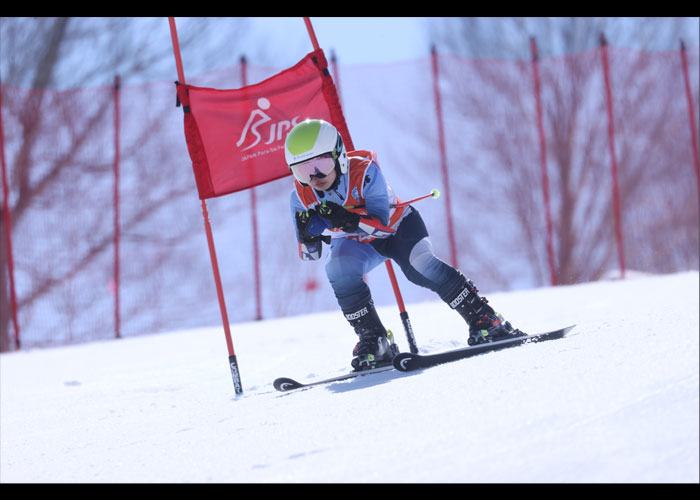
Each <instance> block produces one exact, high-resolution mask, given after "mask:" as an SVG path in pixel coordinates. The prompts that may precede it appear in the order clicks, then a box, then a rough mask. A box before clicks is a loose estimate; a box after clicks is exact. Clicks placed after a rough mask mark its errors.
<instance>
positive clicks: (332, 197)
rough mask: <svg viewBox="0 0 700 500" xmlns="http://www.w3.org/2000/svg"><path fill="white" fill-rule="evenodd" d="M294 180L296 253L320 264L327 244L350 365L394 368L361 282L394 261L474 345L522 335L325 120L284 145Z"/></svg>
mask: <svg viewBox="0 0 700 500" xmlns="http://www.w3.org/2000/svg"><path fill="white" fill-rule="evenodd" d="M284 152H285V159H286V161H287V166H288V167H289V169H290V170H291V172H292V173H293V174H294V177H295V182H294V190H293V191H292V193H291V200H290V202H291V212H292V218H293V219H294V222H295V228H296V234H297V240H298V242H299V253H300V257H301V258H302V259H303V260H318V259H320V257H321V250H322V242H326V243H329V244H330V255H329V256H328V258H327V261H326V275H327V277H328V280H329V282H330V284H331V286H332V287H333V292H334V293H335V296H336V298H337V300H338V305H339V306H340V309H341V310H342V312H343V314H344V315H345V318H346V319H347V320H348V322H349V323H350V325H351V326H352V328H353V329H354V330H355V333H356V334H357V336H358V337H359V341H358V343H357V345H356V346H355V348H354V349H353V358H352V361H351V365H352V367H353V369H354V370H356V371H358V370H364V369H370V368H374V367H376V366H381V365H385V364H389V363H391V359H392V358H393V357H394V355H395V354H397V353H398V347H397V346H396V344H395V343H394V342H393V339H391V338H387V330H386V329H385V328H384V326H383V325H382V322H381V320H380V319H379V316H378V314H377V311H376V309H375V307H374V303H373V301H372V295H371V292H370V289H369V287H368V286H367V284H366V283H365V281H364V280H363V276H364V275H365V274H367V273H368V272H369V271H370V270H372V269H374V268H375V267H376V266H378V265H379V264H381V263H383V262H384V261H385V260H386V259H392V260H394V261H395V262H396V263H397V264H398V265H399V267H400V268H401V270H402V272H403V273H404V274H405V275H406V277H407V278H408V279H409V280H410V281H411V282H412V283H415V284H416V285H419V286H422V287H425V288H428V289H430V290H432V291H434V292H436V293H437V294H438V295H439V297H440V298H441V299H442V300H443V301H445V302H446V303H447V304H448V305H449V307H450V308H452V309H454V310H456V311H457V312H458V313H459V314H460V315H461V316H462V318H464V319H465V320H466V322H467V324H468V325H469V339H468V342H469V344H470V345H474V344H477V343H481V342H490V341H493V340H501V339H503V338H506V337H512V336H520V335H524V334H523V333H522V332H520V331H519V330H514V329H513V328H512V327H511V325H510V323H508V322H506V321H505V320H504V319H503V317H502V316H501V315H500V314H498V313H496V312H495V311H494V309H493V308H492V307H491V306H490V305H488V301H487V300H486V298H485V297H481V296H479V294H478V290H477V289H476V287H475V286H474V283H473V282H472V281H471V280H468V279H467V278H466V277H465V276H464V275H463V274H462V273H461V272H460V271H458V270H457V269H455V268H453V267H452V266H450V265H448V264H446V263H445V262H443V261H442V260H440V259H438V258H437V257H436V256H435V254H434V253H433V248H432V244H431V242H430V239H429V237H428V231H427V230H426V227H425V224H424V223H423V219H422V218H421V216H420V214H419V213H418V211H417V210H416V209H415V208H414V207H413V206H411V205H405V206H400V207H396V206H395V205H396V203H398V202H400V200H398V198H397V197H396V195H395V194H394V192H393V190H392V189H391V187H390V186H389V185H388V184H387V182H386V180H385V179H384V175H383V174H382V171H381V170H380V168H379V165H378V164H377V160H376V155H375V154H374V153H373V152H371V151H364V150H357V151H346V149H345V145H344V144H343V140H342V138H341V136H340V133H338V131H337V130H336V128H335V127H334V126H333V125H331V124H330V123H328V122H325V121H323V120H313V119H308V120H305V121H303V122H300V123H299V124H297V125H296V126H295V127H294V128H293V129H292V130H291V131H290V132H289V134H288V135H287V138H286V140H285V148H284Z"/></svg>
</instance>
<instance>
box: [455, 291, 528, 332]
mask: <svg viewBox="0 0 700 500" xmlns="http://www.w3.org/2000/svg"><path fill="white" fill-rule="evenodd" d="M444 300H445V302H447V303H448V304H449V306H450V307H451V308H452V309H454V310H455V311H457V312H458V313H459V315H460V316H462V318H464V320H465V321H466V322H467V324H468V325H469V339H467V343H468V344H469V345H476V344H481V343H483V342H494V341H497V340H504V339H507V338H514V337H522V336H524V335H525V334H524V333H523V332H521V331H520V330H517V329H515V328H513V326H512V325H511V324H510V322H508V321H506V320H505V319H504V318H503V316H501V315H500V314H499V313H497V312H496V311H494V310H493V308H492V307H491V306H490V305H489V303H488V300H486V297H481V296H480V295H479V290H478V289H477V288H476V286H474V283H473V282H472V281H471V280H468V279H466V278H463V283H462V286H461V287H459V289H458V290H457V292H456V293H453V294H451V296H450V297H449V298H446V299H444Z"/></svg>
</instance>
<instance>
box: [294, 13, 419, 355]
mask: <svg viewBox="0 0 700 500" xmlns="http://www.w3.org/2000/svg"><path fill="white" fill-rule="evenodd" d="M304 24H306V30H307V31H308V33H309V38H310V39H311V45H312V46H313V48H314V50H318V49H319V48H320V46H319V44H318V39H317V38H316V33H315V32H314V27H313V25H312V24H311V19H309V18H308V17H305V18H304ZM334 56H335V54H334ZM333 60H334V61H333V62H334V63H335V57H333ZM333 71H334V73H336V76H337V74H338V73H337V67H334V68H333ZM346 147H347V148H348V149H350V150H353V149H355V147H354V145H353V144H352V141H351V142H350V144H346ZM384 265H385V266H386V271H387V273H388V274H389V280H390V281H391V287H392V289H393V290H394V296H395V297H396V304H397V305H398V307H399V317H400V318H401V323H402V324H403V328H404V332H405V333H406V339H407V340H408V345H409V348H410V349H411V352H413V353H417V352H418V347H417V346H416V338H415V335H414V334H413V327H412V326H411V320H410V319H409V317H408V313H407V312H406V307H405V306H404V303H403V297H402V296H401V290H400V288H399V282H398V281H397V280H396V274H395V273H394V266H393V265H392V263H391V260H390V259H387V260H385V261H384Z"/></svg>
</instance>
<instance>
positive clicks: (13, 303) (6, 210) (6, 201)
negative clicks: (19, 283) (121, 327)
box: [0, 81, 21, 350]
mask: <svg viewBox="0 0 700 500" xmlns="http://www.w3.org/2000/svg"><path fill="white" fill-rule="evenodd" d="M0 164H2V192H3V203H2V208H3V216H4V220H5V248H6V252H7V274H8V276H9V278H10V314H11V315H12V324H13V326H14V328H15V336H14V340H15V349H17V350H19V348H20V345H21V343H20V336H19V321H17V293H16V290H15V266H14V260H13V258H12V217H11V216H10V189H9V186H8V183H7V163H6V162H5V133H4V129H3V126H2V82H1V81H0ZM0 286H5V285H4V284H2V283H0Z"/></svg>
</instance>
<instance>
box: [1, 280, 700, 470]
mask: <svg viewBox="0 0 700 500" xmlns="http://www.w3.org/2000/svg"><path fill="white" fill-rule="evenodd" d="M698 288H699V282H698V273H697V272H688V273H680V274H675V275H666V276H642V277H635V278H631V279H628V280H625V281H606V282H598V283H590V284H582V285H577V286H568V287H557V288H543V289H537V290H529V291H520V292H515V293H508V294H505V293H502V294H498V293H496V294H488V293H486V295H487V296H488V297H489V299H490V301H491V304H492V305H494V306H495V307H496V308H497V309H498V310H500V311H501V312H502V313H503V314H504V315H505V316H506V318H507V319H509V320H510V321H511V322H513V323H514V324H515V325H516V326H518V327H520V328H521V329H523V330H525V331H531V332H534V331H543V330H548V329H552V328H556V327H560V326H565V325H568V324H572V323H576V324H577V327H576V328H575V329H574V331H573V332H572V333H571V334H570V336H569V337H567V338H565V339H562V340H557V341H553V342H546V343H543V344H533V345H527V346H523V347H519V348H517V349H511V350H506V351H502V352H498V353H491V354H486V355H483V356H478V357H476V358H472V359H469V360H463V361H460V362H455V363H451V364H447V365H443V366H439V367H435V368H433V369H430V370H426V371H423V372H417V373H398V372H387V373H382V374H378V375H372V376H367V377H361V378H358V379H354V380H352V381H346V382H340V383H335V384H330V385H327V386H321V387H316V388H313V389H309V390H304V391H297V392H293V393H289V394H281V393H277V392H275V391H274V389H273V388H272V386H271V382H272V380H273V379H274V378H276V377H278V376H289V377H293V378H297V379H301V380H304V379H311V378H313V377H315V376H328V375H332V374H340V373H342V372H344V371H345V370H346V369H348V364H349V360H350V352H351V350H352V347H353V345H354V343H355V338H354V335H353V333H352V332H351V330H350V329H349V327H348V326H347V324H346V323H345V320H344V319H343V317H342V315H341V314H340V313H339V312H336V313H328V314H319V315H312V316H306V317H295V318H291V319H283V320H271V321H265V322H258V323H247V324H236V325H233V327H232V334H233V341H234V345H235V347H236V353H237V355H238V359H239V364H240V369H241V377H242V381H243V385H244V388H245V394H244V395H243V396H242V397H238V398H235V397H233V384H232V381H231V377H230V372H229V370H228V365H227V352H226V347H225V342H224V335H223V331H222V329H221V327H213V328H207V329H201V330H196V331H187V332H174V333H170V334H161V335H151V336H141V337H135V338H128V339H122V340H118V341H105V342H97V343H92V344H84V345H77V346H70V347H62V348H54V349H47V350H35V351H28V352H17V353H9V354H3V355H2V356H0V369H1V372H0V374H1V386H0V454H1V461H0V481H1V482H3V483H9V482H176V483H180V482H266V483H267V482H343V483H350V482H401V483H419V482H555V483H560V482H561V483H567V482H694V483H697V482H698V480H699V479H698V470H699V460H698V456H699V450H698V442H699V441H700V439H699V436H698V429H699V427H700V425H699V422H698V406H699V401H698V393H699V386H698V368H699V366H700V363H699V348H698V337H699V331H698V330H699V327H698V302H699V301H698ZM408 311H409V314H410V317H411V321H412V323H413V326H414V329H415V333H416V337H417V339H418V343H419V345H420V346H421V347H422V350H424V351H434V350H439V349H444V348H449V347H453V346H457V345H464V343H465V342H464V341H465V340H466V327H465V325H464V324H463V323H462V320H461V319H460V318H459V317H458V316H457V315H456V314H455V313H453V312H452V311H450V310H449V309H448V308H447V306H446V305H444V304H442V303H439V302H436V303H422V304H413V305H409V306H408ZM380 314H382V316H383V318H384V319H385V323H386V324H387V326H388V327H389V328H391V329H392V330H393V331H394V332H395V333H396V336H397V339H398V342H399V344H400V345H401V348H402V350H407V344H406V340H405V338H404V337H403V330H402V327H401V323H400V320H399V318H398V311H397V309H396V308H395V307H393V308H385V309H382V310H380Z"/></svg>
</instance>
